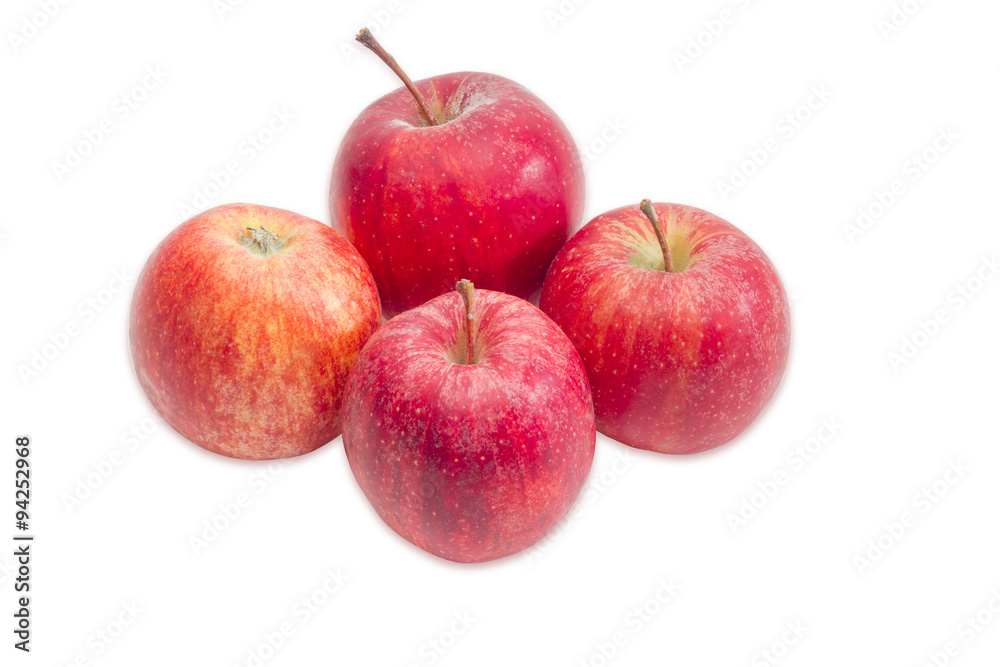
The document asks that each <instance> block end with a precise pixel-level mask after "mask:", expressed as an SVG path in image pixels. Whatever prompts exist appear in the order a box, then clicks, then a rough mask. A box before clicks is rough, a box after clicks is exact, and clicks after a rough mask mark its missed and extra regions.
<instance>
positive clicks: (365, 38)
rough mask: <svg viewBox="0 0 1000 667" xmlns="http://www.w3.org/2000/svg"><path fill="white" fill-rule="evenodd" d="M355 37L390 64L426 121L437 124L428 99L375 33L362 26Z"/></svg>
mask: <svg viewBox="0 0 1000 667" xmlns="http://www.w3.org/2000/svg"><path fill="white" fill-rule="evenodd" d="M354 39H356V40H357V41H359V42H361V43H362V44H364V45H365V46H366V47H367V48H368V50H370V51H371V52H372V53H374V54H375V55H377V56H378V57H379V58H380V59H381V60H382V62H384V63H385V64H386V65H388V66H389V69H391V70H392V71H393V72H395V73H396V76H398V77H399V79H400V81H402V82H403V85H404V86H406V89H407V90H409V91H410V93H411V94H412V95H413V99H414V100H416V102H417V109H418V110H419V111H420V115H421V116H423V119H424V122H426V123H427V124H428V125H437V124H438V122H437V119H436V118H435V117H434V114H432V113H431V109H430V106H428V104H427V100H425V99H424V96H423V95H421V94H420V91H419V90H417V87H416V86H415V85H414V84H413V81H412V80H411V79H410V77H408V76H406V72H404V71H403V68H402V67H400V66H399V63H397V62H396V59H395V58H393V57H392V56H390V55H389V52H388V51H386V50H385V49H384V48H382V45H381V44H379V43H378V40H377V39H375V35H373V34H372V33H371V31H370V30H369V29H368V28H362V29H361V32H359V33H358V35H357V37H355V38H354Z"/></svg>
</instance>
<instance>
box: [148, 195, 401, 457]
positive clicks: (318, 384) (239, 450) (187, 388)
mask: <svg viewBox="0 0 1000 667" xmlns="http://www.w3.org/2000/svg"><path fill="white" fill-rule="evenodd" d="M380 322H381V315H380V313H379V302H378V292H377V291H376V288H375V281H374V280H373V278H372V275H371V272H370V271H369V270H368V267H367V266H365V263H364V260H362V259H361V256H360V255H359V254H358V253H357V251H356V250H354V248H352V247H351V244H349V243H348V242H347V240H346V239H344V237H343V236H341V235H340V234H338V233H337V232H335V231H333V230H332V229H330V227H328V226H327V225H324V224H322V223H320V222H317V221H315V220H310V219H309V218H305V217H303V216H301V215H296V214H295V213H290V212H289V211H283V210H281V209H276V208H268V207H266V206H253V205H250V204H230V205H227V206H220V207H218V208H213V209H212V210H210V211H206V212H204V213H202V214H200V215H197V216H195V217H193V218H191V219H190V220H188V221H187V222H185V223H183V224H181V225H180V226H179V227H177V229H175V230H174V231H173V232H171V233H170V234H169V235H168V236H167V237H166V238H165V239H164V240H163V241H162V242H161V243H160V245H159V246H157V248H156V250H154V251H153V254H152V256H150V258H149V260H148V261H147V262H146V266H145V267H144V268H143V270H142V274H141V275H140V276H139V280H138V283H137V285H136V289H135V294H134V296H133V298H132V312H131V321H130V325H129V343H130V347H131V352H132V363H133V365H134V366H135V372H136V375H138V376H139V384H140V385H142V388H143V390H144V391H145V392H146V395H147V396H148V397H149V400H150V401H151V402H152V403H153V407H155V408H156V410H157V411H158V412H159V413H160V414H161V415H162V416H163V418H164V419H165V420H166V421H167V423H169V424H170V425H171V426H173V427H174V428H175V429H176V430H177V431H178V432H179V433H180V434H181V435H183V436H184V437H186V438H187V439H188V440H191V441H192V442H194V443H195V444H197V445H200V446H201V447H204V448H205V449H207V450H209V451H213V452H217V453H219V454H224V455H226V456H232V457H235V458H241V459H275V458H283V457H287V456H297V455H299V454H305V453H306V452H311V451H312V450H314V449H316V448H317V447H319V446H321V445H324V444H326V443H327V442H330V441H331V440H333V439H334V438H336V437H337V435H338V434H339V433H340V425H341V418H340V415H341V412H340V406H341V402H342V399H343V391H344V385H345V383H346V380H347V374H348V371H349V370H350V368H351V365H352V364H353V363H354V360H355V359H356V358H357V356H358V352H359V351H360V350H361V347H362V346H363V345H364V344H365V341H367V340H368V338H369V336H371V334H372V332H373V331H375V329H376V327H378V325H379V323H380Z"/></svg>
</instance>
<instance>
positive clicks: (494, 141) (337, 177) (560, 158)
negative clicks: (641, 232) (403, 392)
mask: <svg viewBox="0 0 1000 667" xmlns="http://www.w3.org/2000/svg"><path fill="white" fill-rule="evenodd" d="M359 40H360V41H362V42H363V43H365V45H366V46H369V48H371V49H372V50H374V51H375V52H376V53H377V54H378V55H379V57H382V58H383V59H384V60H386V62H387V63H389V65H390V67H392V68H393V70H394V71H396V73H397V74H398V75H399V76H400V78H402V79H403V81H404V83H405V84H406V88H400V89H398V90H396V91H394V92H392V93H389V94H388V95H386V96H384V97H382V98H381V99H379V100H377V101H375V102H373V103H372V104H371V105H370V106H368V108H366V109H365V110H364V111H362V112H361V115H360V116H358V118H357V120H355V121H354V123H353V124H352V125H351V127H350V129H348V130H347V134H346V135H345V136H344V138H343V141H342V142H341V145H340V149H339V151H338V152H337V156H336V159H335V161H334V165H333V174H332V178H331V182H330V217H331V219H332V221H333V226H334V228H335V229H337V230H338V231H340V232H341V233H342V234H343V235H344V236H346V237H347V239H348V240H349V241H350V242H351V243H353V244H354V246H355V247H356V248H357V249H358V251H359V252H360V253H361V256H362V257H364V258H365V261H367V262H368V265H369V266H370V267H371V270H372V273H373V274H374V275H375V282H376V283H377V284H378V289H379V294H380V296H381V298H382V310H383V312H384V313H385V315H386V316H387V317H392V316H394V315H396V314H398V313H400V312H402V311H404V310H407V309H409V308H413V307H414V306H418V305H420V304H421V303H424V302H425V301H427V300H428V299H430V298H432V297H435V296H438V295H440V294H444V293H445V292H447V291H449V290H451V289H452V287H453V286H454V284H455V282H456V281H457V280H459V279H460V278H468V279H470V280H472V281H473V282H474V283H475V284H476V285H478V286H479V287H481V288H484V289H490V290H498V291H503V292H507V293H509V294H513V295H515V296H519V297H522V298H525V299H527V298H529V297H531V296H532V295H533V294H536V293H537V291H538V290H539V289H540V288H541V286H542V281H543V280H544V278H545V272H546V270H547V269H548V267H549V264H550V263H551V261H552V258H553V257H555V254H556V252H557V251H558V250H559V248H560V247H562V245H563V244H564V243H565V242H566V240H567V239H568V238H569V237H570V236H571V235H572V233H573V232H574V231H575V230H576V229H577V227H578V226H579V225H580V223H581V222H582V220H583V205H584V177H583V168H582V163H581V160H580V155H579V152H578V151H577V148H576V145H575V144H574V142H573V139H572V137H571V136H570V134H569V131H568V130H567V129H566V126H565V125H563V123H562V121H561V120H559V118H558V117H557V116H556V114H555V113H554V112H553V111H552V109H550V108H549V107H548V106H546V105H545V104H544V103H543V102H542V101H541V100H540V99H538V98H537V97H535V96H534V95H533V94H531V93H530V92H529V91H528V90H526V89H525V88H523V87H522V86H520V85H518V84H517V83H514V82H513V81H510V80H509V79H505V78H503V77H501V76H496V75H494V74H483V73H479V72H457V73H454V74H446V75H442V76H436V77H433V78H431V79H425V80H423V81H418V82H416V83H413V82H412V81H410V80H409V79H408V78H407V77H406V75H405V74H403V72H402V70H400V69H399V67H398V65H396V63H395V61H394V60H392V59H391V57H390V56H389V55H388V54H386V53H385V52H384V50H382V49H381V47H380V46H379V45H378V43H377V42H375V40H374V38H373V37H371V35H370V33H367V31H362V34H361V35H359Z"/></svg>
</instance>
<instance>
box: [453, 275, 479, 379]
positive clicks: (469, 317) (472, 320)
mask: <svg viewBox="0 0 1000 667" xmlns="http://www.w3.org/2000/svg"><path fill="white" fill-rule="evenodd" d="M455 289H456V290H457V291H458V293H459V294H461V295H462V301H464V302H465V365H466V366H472V365H474V364H475V363H476V333H477V332H476V328H477V325H476V286H475V285H473V284H472V281H469V280H465V279H464V278H463V279H462V280H459V281H458V283H457V284H456V285H455Z"/></svg>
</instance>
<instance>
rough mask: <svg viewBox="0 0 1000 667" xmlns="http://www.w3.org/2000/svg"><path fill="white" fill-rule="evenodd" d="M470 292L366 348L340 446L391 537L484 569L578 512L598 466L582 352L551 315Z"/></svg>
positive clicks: (465, 286) (350, 388)
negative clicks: (483, 565)
mask: <svg viewBox="0 0 1000 667" xmlns="http://www.w3.org/2000/svg"><path fill="white" fill-rule="evenodd" d="M460 289H462V290H463V292H462V294H463V296H460V295H459V294H458V293H457V292H451V293H450V294H444V295H442V296H439V297H437V298H435V299H433V300H431V301H430V302H428V303H426V304H424V305H423V306H420V307H417V308H415V309H413V310H410V311H408V312H406V313H404V314H402V315H400V316H398V317H396V318H393V319H392V320H390V321H389V322H388V323H387V324H385V325H383V326H382V328H381V329H379V330H378V331H377V332H376V333H375V335H374V336H372V338H371V340H369V341H368V344H367V345H366V346H365V348H364V350H362V351H361V356H360V357H359V358H358V361H357V364H356V365H355V367H354V370H352V371H351V376H350V378H349V380H348V383H347V394H346V397H345V399H344V449H345V450H346V452H347V459H348V461H349V462H350V465H351V470H352V471H354V476H355V477H356V478H357V480H358V483H359V484H360V485H361V489H362V490H363V491H364V493H365V495H366V496H367V497H368V500H369V501H371V504H372V505H373V506H374V508H375V510H376V511H377V512H378V514H379V516H381V517H382V519H383V520H385V522H386V523H387V524H389V526H390V527H392V529H393V530H395V531H396V532H397V533H399V534H400V535H402V536H403V537H405V538H406V539H407V540H409V541H410V542H412V543H413V544H415V545H417V546H418V547H420V548H422V549H425V550H427V551H429V552H430V553H432V554H435V555H437V556H441V557H442V558H447V559H449V560H453V561H459V562H479V561H487V560H492V559H495V558H501V557H503V556H507V555H510V554H513V553H516V552H518V551H521V550H522V549H525V548H527V547H529V546H531V545H532V544H534V543H535V542H537V541H538V540H540V539H541V538H542V537H544V536H545V534H546V533H547V532H548V531H549V530H550V529H551V528H552V527H553V526H555V524H556V523H558V521H559V520H560V519H562V518H563V516H564V515H565V514H566V512H567V511H568V510H569V508H570V505H572V503H573V501H574V500H575V499H576V497H577V495H578V494H579V493H580V489H581V487H582V485H583V483H584V480H585V478H586V476H587V472H588V471H589V470H590V464H591V460H592V459H593V455H594V438H595V430H594V408H593V402H592V400H591V395H590V385H589V383H588V382H587V372H586V370H585V369H584V367H583V364H582V363H581V361H580V355H579V354H577V352H576V350H574V349H573V346H572V345H571V344H570V342H569V340H567V339H566V335H565V334H563V332H562V331H560V329H559V327H557V326H556V325H555V324H554V323H553V322H552V321H551V320H550V319H549V318H547V317H546V316H545V315H544V314H543V313H542V312H541V311H539V310H538V309H537V308H535V307H534V306H532V305H531V304H530V303H528V302H527V301H523V300H521V299H518V298H516V297H513V296H510V295H508V294H503V293H500V292H493V291H487V290H479V291H473V290H472V288H471V283H468V282H467V281H462V282H461V283H460ZM463 300H464V301H465V302H466V303H467V304H468V306H466V305H464V304H463ZM469 341H471V344H470V342H469ZM470 350H471V352H470Z"/></svg>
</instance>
